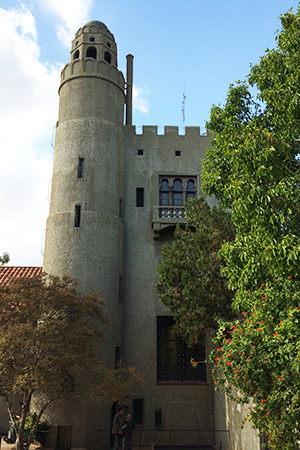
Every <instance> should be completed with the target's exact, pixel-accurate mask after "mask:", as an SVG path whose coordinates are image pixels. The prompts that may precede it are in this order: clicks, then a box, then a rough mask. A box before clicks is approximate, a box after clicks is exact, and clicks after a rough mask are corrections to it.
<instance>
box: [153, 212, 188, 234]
mask: <svg viewBox="0 0 300 450" xmlns="http://www.w3.org/2000/svg"><path fill="white" fill-rule="evenodd" d="M177 222H179V223H185V222H186V215H185V208H184V207H183V206H154V207H153V211H152V228H153V231H154V237H155V238H159V236H160V232H161V230H162V229H164V228H167V227H172V226H173V227H175V225H176V223H177Z"/></svg>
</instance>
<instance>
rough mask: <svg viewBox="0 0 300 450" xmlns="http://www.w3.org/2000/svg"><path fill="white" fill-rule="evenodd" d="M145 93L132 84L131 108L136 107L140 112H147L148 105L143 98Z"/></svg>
mask: <svg viewBox="0 0 300 450" xmlns="http://www.w3.org/2000/svg"><path fill="white" fill-rule="evenodd" d="M145 96H146V93H145V91H144V90H143V89H142V88H139V87H137V86H133V89H132V104H133V109H137V110H138V111H139V112H140V113H142V114H148V111H149V105H148V101H147V100H146V98H145Z"/></svg>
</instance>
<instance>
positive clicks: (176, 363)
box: [157, 316, 206, 382]
mask: <svg viewBox="0 0 300 450" xmlns="http://www.w3.org/2000/svg"><path fill="white" fill-rule="evenodd" d="M191 358H194V359H195V360H196V361H197V362H198V365H197V367H196V368H195V367H193V366H192V364H191ZM157 381H164V382H204V381H206V363H205V345H204V344H197V345H195V346H194V347H192V348H190V347H188V346H187V345H186V344H185V342H184V341H183V340H182V339H181V337H180V336H178V335H177V334H175V332H174V320H173V317H170V316H160V317H158V318H157Z"/></svg>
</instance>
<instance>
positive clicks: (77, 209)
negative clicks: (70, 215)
mask: <svg viewBox="0 0 300 450" xmlns="http://www.w3.org/2000/svg"><path fill="white" fill-rule="evenodd" d="M80 219H81V205H75V220H74V227H75V228H79V227H80Z"/></svg>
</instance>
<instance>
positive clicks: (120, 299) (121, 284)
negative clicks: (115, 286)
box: [119, 275, 124, 302]
mask: <svg viewBox="0 0 300 450" xmlns="http://www.w3.org/2000/svg"><path fill="white" fill-rule="evenodd" d="M123 299H124V280H123V277H122V276H121V275H120V276H119V302H122V301H123Z"/></svg>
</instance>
